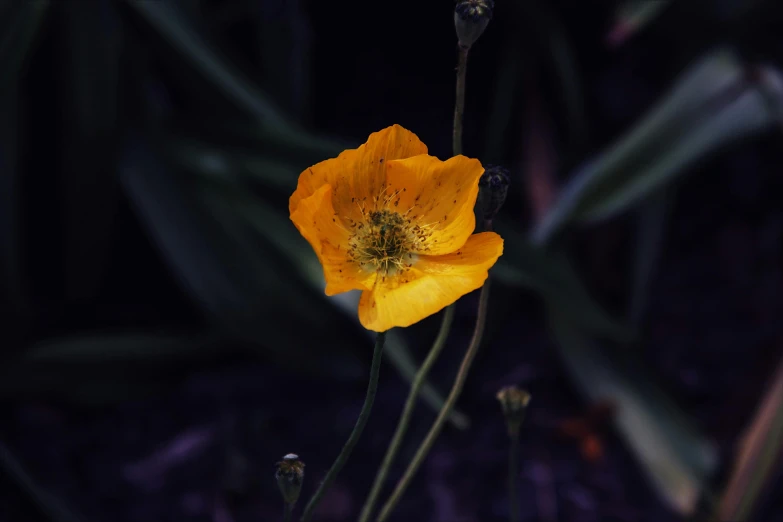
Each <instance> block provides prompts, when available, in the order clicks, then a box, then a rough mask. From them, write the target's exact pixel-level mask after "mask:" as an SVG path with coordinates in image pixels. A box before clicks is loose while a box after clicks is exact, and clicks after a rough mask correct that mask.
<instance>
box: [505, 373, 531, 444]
mask: <svg viewBox="0 0 783 522" xmlns="http://www.w3.org/2000/svg"><path fill="white" fill-rule="evenodd" d="M497 398H498V400H499V401H500V407H501V408H503V415H505V417H506V427H507V428H508V435H509V437H518V436H519V428H520V427H521V426H522V421H523V420H525V412H526V411H527V405H528V403H529V402H530V394H529V393H528V392H526V391H525V390H520V389H519V388H517V387H516V386H506V387H505V388H503V389H501V390H500V391H499V392H498V394H497Z"/></svg>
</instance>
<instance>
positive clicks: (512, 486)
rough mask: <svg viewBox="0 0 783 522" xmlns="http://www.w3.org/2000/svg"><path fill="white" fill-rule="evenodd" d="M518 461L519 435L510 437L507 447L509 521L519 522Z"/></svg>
mask: <svg viewBox="0 0 783 522" xmlns="http://www.w3.org/2000/svg"><path fill="white" fill-rule="evenodd" d="M518 463H519V437H511V445H510V446H509V448H508V504H509V518H508V519H509V522H519V497H518V496H517V474H518V470H517V467H518Z"/></svg>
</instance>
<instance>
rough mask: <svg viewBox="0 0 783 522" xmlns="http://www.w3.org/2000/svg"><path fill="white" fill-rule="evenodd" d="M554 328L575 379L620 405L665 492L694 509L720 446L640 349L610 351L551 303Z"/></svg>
mask: <svg viewBox="0 0 783 522" xmlns="http://www.w3.org/2000/svg"><path fill="white" fill-rule="evenodd" d="M549 311H550V314H549V318H550V321H551V327H552V331H553V333H554V335H555V338H556V340H557V343H558V346H559V348H560V353H561V355H562V360H563V362H564V364H565V367H566V369H567V370H568V373H569V375H570V376H571V379H572V381H573V382H574V384H575V385H576V387H577V389H578V390H579V391H580V392H581V393H582V394H583V395H584V397H585V398H586V399H587V400H589V401H593V402H599V401H604V400H608V401H610V402H612V403H613V404H615V405H616V406H617V413H616V416H615V426H616V428H617V430H618V432H619V433H620V435H621V436H622V437H623V439H624V440H625V441H626V443H627V444H628V446H629V448H630V449H631V451H632V452H633V453H634V455H635V456H636V458H637V460H638V461H639V464H640V465H641V467H642V469H643V470H644V471H645V473H646V474H647V476H648V477H649V479H650V482H651V484H652V485H653V486H654V487H655V489H656V490H657V491H658V493H659V494H660V496H661V498H662V499H663V500H665V501H666V502H667V504H669V506H671V507H672V508H673V509H675V510H676V511H677V512H678V513H680V514H683V515H690V514H693V512H694V510H695V509H696V506H697V503H698V502H699V499H700V498H701V496H702V494H705V492H706V491H707V488H708V484H709V480H710V478H711V476H712V474H713V473H714V471H715V468H716V466H717V459H718V455H717V450H716V448H715V446H714V444H713V443H712V442H711V441H708V440H707V439H705V438H704V437H703V436H702V435H700V434H699V433H698V432H697V431H696V429H695V428H694V427H693V426H692V425H691V422H690V421H689V419H688V418H687V417H686V416H685V415H684V414H683V413H682V412H681V411H680V410H679V409H678V408H677V407H676V405H675V404H674V403H673V402H672V401H671V399H669V398H668V397H667V396H666V395H665V394H664V393H663V392H662V391H661V390H660V389H659V388H658V387H657V386H656V385H655V384H654V383H653V381H652V379H651V378H650V376H649V375H648V374H647V373H646V372H645V371H644V370H643V365H642V364H641V363H640V361H639V360H637V359H635V355H634V354H630V353H626V354H625V356H624V357H623V360H622V362H621V361H620V360H618V358H609V357H607V356H606V355H605V354H604V353H603V352H602V351H601V350H599V349H598V347H597V346H596V345H595V344H593V343H592V342H591V341H590V340H589V339H588V338H587V336H586V335H585V333H584V332H582V331H581V329H579V328H578V327H577V326H576V325H574V323H573V321H571V319H570V318H567V317H565V316H563V315H562V314H561V313H560V312H559V311H558V310H557V309H556V308H554V307H550V308H549Z"/></svg>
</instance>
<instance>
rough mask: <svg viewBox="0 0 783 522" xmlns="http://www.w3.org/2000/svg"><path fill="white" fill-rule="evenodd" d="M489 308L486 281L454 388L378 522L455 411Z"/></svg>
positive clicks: (379, 521) (393, 506)
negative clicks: (471, 335)
mask: <svg viewBox="0 0 783 522" xmlns="http://www.w3.org/2000/svg"><path fill="white" fill-rule="evenodd" d="M487 224H488V229H489V228H491V223H487ZM488 304H489V279H487V281H486V282H485V283H484V286H483V287H481V296H480V297H479V305H478V317H477V318H476V327H475V328H474V330H473V337H472V338H471V340H470V345H469V346H468V349H467V351H466V352H465V357H464V358H463V359H462V364H461V365H460V368H459V372H458V373H457V377H456V379H455V380H454V385H453V386H452V387H451V393H449V396H448V398H447V399H446V402H445V404H444V405H443V408H441V410H440V413H438V417H437V418H436V419H435V422H434V423H433V425H432V427H431V428H430V431H429V433H427V436H426V437H425V438H424V441H423V442H422V443H421V445H420V446H419V449H418V450H417V451H416V455H414V457H413V460H411V462H410V464H408V468H407V469H406V470H405V474H404V475H403V476H402V478H401V479H400V481H399V482H398V483H397V486H396V487H395V488H394V491H393V492H392V494H391V496H390V497H389V500H387V501H386V503H385V504H384V505H383V507H382V508H381V512H380V514H379V515H378V518H377V522H384V521H385V520H386V519H388V518H389V515H391V512H392V511H393V510H394V508H395V507H396V506H397V503H399V501H400V499H401V498H402V495H403V494H404V493H405V490H406V489H407V488H408V486H409V485H410V483H411V481H412V480H413V477H414V475H416V472H417V471H418V470H419V468H420V467H421V464H422V463H423V462H424V459H425V458H426V457H427V454H428V453H429V451H430V449H432V446H433V444H435V440H436V439H437V438H438V435H440V432H441V430H442V429H443V426H444V425H445V424H446V420H447V419H448V417H449V413H450V412H451V410H452V408H454V405H455V404H456V402H457V399H459V396H460V394H461V393H462V388H463V387H464V386H465V380H466V379H467V377H468V372H469V371H470V367H471V365H472V364H473V359H474V358H475V357H476V353H477V352H478V349H479V346H480V345H481V338H482V337H483V335H484V327H485V325H486V320H487V307H488Z"/></svg>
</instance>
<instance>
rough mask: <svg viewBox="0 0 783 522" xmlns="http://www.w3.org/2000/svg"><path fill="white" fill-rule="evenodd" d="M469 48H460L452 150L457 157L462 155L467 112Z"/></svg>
mask: <svg viewBox="0 0 783 522" xmlns="http://www.w3.org/2000/svg"><path fill="white" fill-rule="evenodd" d="M469 50H470V49H469V48H465V47H460V49H459V57H458V61H457V98H456V100H455V102H454V130H453V133H452V138H451V148H452V150H453V152H454V155H455V156H458V155H460V154H462V113H463V112H464V111H465V78H466V77H467V73H468V51H469Z"/></svg>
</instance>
